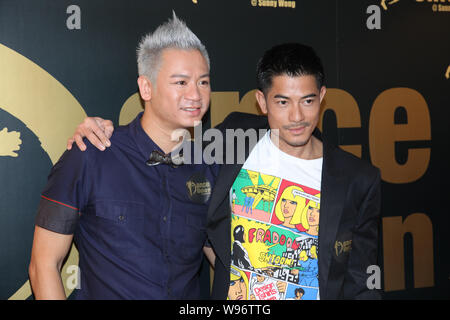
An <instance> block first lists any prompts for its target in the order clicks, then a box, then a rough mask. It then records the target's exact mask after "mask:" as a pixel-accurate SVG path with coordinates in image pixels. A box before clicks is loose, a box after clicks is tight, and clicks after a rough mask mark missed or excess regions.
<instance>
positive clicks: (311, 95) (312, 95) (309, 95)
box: [301, 93, 317, 99]
mask: <svg viewBox="0 0 450 320" xmlns="http://www.w3.org/2000/svg"><path fill="white" fill-rule="evenodd" d="M313 97H317V94H315V93H311V94H308V95H306V96H304V97H301V99H306V98H313Z"/></svg>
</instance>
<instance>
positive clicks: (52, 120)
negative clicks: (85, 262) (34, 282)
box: [0, 44, 86, 299]
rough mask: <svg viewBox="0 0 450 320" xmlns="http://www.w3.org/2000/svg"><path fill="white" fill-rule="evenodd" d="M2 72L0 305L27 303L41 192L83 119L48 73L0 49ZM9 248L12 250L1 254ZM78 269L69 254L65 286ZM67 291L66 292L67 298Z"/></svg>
mask: <svg viewBox="0 0 450 320" xmlns="http://www.w3.org/2000/svg"><path fill="white" fill-rule="evenodd" d="M0 70H2V71H1V72H0V129H1V131H0V142H1V143H0V145H1V147H0V178H1V180H2V183H3V185H2V189H1V190H0V200H1V201H0V212H1V215H0V231H1V232H0V261H1V262H2V263H1V265H0V283H1V290H0V299H8V298H9V299H27V298H28V297H29V296H30V295H31V288H30V284H29V281H28V272H27V271H28V263H29V261H30V251H31V244H32V239H33V229H34V216H35V212H36V208H37V205H38V203H39V196H40V191H41V190H42V187H43V185H45V181H46V176H47V172H48V170H50V168H51V166H52V164H54V163H55V162H56V161H57V160H58V158H59V157H60V155H61V154H62V152H63V151H64V149H65V145H66V139H67V138H66V137H69V136H70V135H71V134H72V132H73V130H74V128H75V127H76V125H77V124H78V123H79V122H81V121H82V120H83V119H84V117H85V116H86V113H85V112H84V110H83V108H82V107H81V105H80V104H79V103H78V101H77V100H76V99H75V98H74V97H73V96H72V94H71V93H70V92H69V91H68V90H67V89H66V88H65V87H64V86H63V85H62V84H61V83H59V82H58V81H57V80H56V79H55V78H53V77H52V76H51V75H50V74H49V73H47V72H46V71H45V70H43V69H42V68H40V67H39V66H38V65H37V64H35V63H34V62H32V61H30V60H29V59H27V58H26V57H24V56H22V55H20V54H19V53H17V52H15V51H14V50H11V49H9V48H8V47H5V46H4V45H2V44H0ZM18 70H20V72H18ZM24 75H26V76H24ZM23 88H27V90H23ZM49 115H51V116H49ZM16 217H17V218H16ZM10 243H14V250H5V249H6V248H8V246H10ZM8 249H9V248H8ZM77 263H78V252H77V250H76V249H75V248H73V249H72V250H71V253H70V256H69V257H68V259H67V263H66V265H65V266H64V267H63V269H62V279H63V281H64V282H63V283H66V281H65V279H66V278H67V277H69V276H70V275H71V274H72V273H73V272H69V273H68V272H67V271H66V270H67V266H69V265H76V264H77ZM71 288H72V287H71ZM71 288H68V287H66V294H67V295H68V294H70V292H71V291H72V290H71ZM72 289H73V288H72Z"/></svg>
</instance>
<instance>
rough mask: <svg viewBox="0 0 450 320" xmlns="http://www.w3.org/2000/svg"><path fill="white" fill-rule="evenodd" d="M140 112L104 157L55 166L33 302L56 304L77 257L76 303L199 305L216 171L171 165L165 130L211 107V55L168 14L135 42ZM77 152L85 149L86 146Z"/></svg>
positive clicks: (34, 260)
mask: <svg viewBox="0 0 450 320" xmlns="http://www.w3.org/2000/svg"><path fill="white" fill-rule="evenodd" d="M138 67H139V77H138V80H137V82H138V85H139V93H140V95H141V98H142V100H143V101H144V104H145V108H144V112H142V113H140V114H139V115H138V116H137V117H136V119H135V120H134V121H132V122H131V123H130V124H129V125H127V126H123V127H119V128H118V129H116V130H115V133H114V135H113V136H112V137H111V142H112V143H111V147H110V148H108V149H107V150H106V151H104V152H100V151H99V150H97V149H96V148H92V147H91V148H87V151H86V152H81V151H80V149H78V148H77V147H74V148H71V150H70V151H66V152H65V153H64V154H63V156H62V157H61V158H60V160H59V161H58V163H57V164H56V165H55V166H54V167H53V169H52V172H51V174H50V176H49V181H48V184H47V186H46V188H45V189H44V191H43V194H42V199H41V202H40V204H39V209H38V214H37V217H36V227H35V233H34V241H33V249H32V257H31V262H30V267H29V274H30V280H31V285H32V288H33V292H34V295H35V298H37V299H64V298H65V297H66V296H65V292H64V287H63V283H62V281H61V276H60V270H61V266H62V262H63V260H64V257H65V256H66V255H67V253H68V251H69V249H70V245H71V243H72V240H73V239H74V240H75V243H76V245H77V248H78V251H79V257H80V258H79V270H80V272H79V276H80V282H79V283H78V284H77V290H75V291H76V295H75V297H76V298H77V299H198V298H200V281H199V280H200V279H199V269H200V266H201V263H202V260H203V259H202V257H203V255H202V248H203V250H204V251H205V252H206V253H207V254H211V253H212V249H211V248H208V247H207V246H205V244H206V238H207V236H206V231H205V229H206V228H205V226H206V216H207V208H208V204H209V197H210V193H211V189H212V186H213V185H214V181H215V178H216V175H217V172H218V168H217V167H216V166H208V165H206V164H196V165H188V164H185V165H181V166H177V165H176V164H175V163H172V162H171V158H170V157H169V156H168V154H169V153H170V152H171V151H172V149H173V148H174V147H175V146H176V145H177V144H178V142H177V141H173V140H172V136H171V134H172V132H173V131H174V130H175V129H178V128H188V127H192V126H193V125H194V124H195V123H196V122H198V121H200V120H201V118H202V117H203V115H204V113H205V112H206V111H207V109H208V107H209V101H210V93H211V87H210V83H209V58H208V54H207V52H206V49H205V47H204V45H203V44H202V43H201V42H200V40H199V39H198V38H197V37H196V36H195V34H194V33H193V32H192V31H191V30H189V28H188V27H187V26H186V24H185V23H184V22H182V21H181V20H179V19H178V18H177V17H176V15H175V13H174V14H173V17H172V19H169V21H167V22H166V23H164V24H162V25H161V26H159V27H158V28H157V29H156V30H155V31H154V32H153V33H150V34H148V35H147V36H145V37H144V38H143V40H142V42H141V43H140V44H139V48H138ZM83 149H86V146H84V148H83Z"/></svg>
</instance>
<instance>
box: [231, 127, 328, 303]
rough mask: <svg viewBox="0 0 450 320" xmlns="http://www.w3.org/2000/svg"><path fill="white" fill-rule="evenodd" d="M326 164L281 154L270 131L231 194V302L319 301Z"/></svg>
mask: <svg viewBox="0 0 450 320" xmlns="http://www.w3.org/2000/svg"><path fill="white" fill-rule="evenodd" d="M321 176H322V158H319V159H314V160H303V159H299V158H296V157H293V156H290V155H288V154H286V153H284V152H282V151H280V150H279V149H278V147H277V146H275V145H274V143H273V142H272V141H271V139H270V131H269V132H268V133H267V134H266V135H265V136H264V137H263V138H262V139H261V140H260V141H259V142H258V144H257V145H256V146H255V148H254V149H253V150H252V152H251V153H250V156H249V157H248V159H247V161H246V162H245V163H244V165H243V167H242V169H241V171H240V172H239V174H238V176H237V177H236V180H235V181H234V183H233V186H232V187H231V189H230V201H231V203H230V205H231V211H232V218H231V268H230V272H231V273H230V289H229V292H228V299H252V300H293V299H298V300H300V299H302V300H317V299H319V281H318V277H317V275H318V264H317V261H318V255H319V248H318V243H319V239H318V234H319V216H320V183H321Z"/></svg>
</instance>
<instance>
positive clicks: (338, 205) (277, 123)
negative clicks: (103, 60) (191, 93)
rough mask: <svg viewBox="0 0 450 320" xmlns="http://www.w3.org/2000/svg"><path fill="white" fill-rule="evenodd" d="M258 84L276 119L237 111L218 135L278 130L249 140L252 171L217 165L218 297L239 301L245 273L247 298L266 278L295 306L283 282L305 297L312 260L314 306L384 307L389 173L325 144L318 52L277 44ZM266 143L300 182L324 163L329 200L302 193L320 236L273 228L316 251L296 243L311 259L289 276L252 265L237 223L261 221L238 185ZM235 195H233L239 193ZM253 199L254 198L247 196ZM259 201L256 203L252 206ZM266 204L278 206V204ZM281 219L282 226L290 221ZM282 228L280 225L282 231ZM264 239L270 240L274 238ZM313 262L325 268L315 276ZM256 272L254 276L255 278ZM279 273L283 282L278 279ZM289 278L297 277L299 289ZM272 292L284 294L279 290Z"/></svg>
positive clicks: (213, 205) (212, 221) (213, 210)
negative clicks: (333, 302) (377, 281)
mask: <svg viewBox="0 0 450 320" xmlns="http://www.w3.org/2000/svg"><path fill="white" fill-rule="evenodd" d="M257 84H258V90H257V93H256V98H257V101H258V103H259V105H260V107H261V110H262V112H263V113H264V114H266V115H267V116H257V115H251V114H244V113H232V114H230V115H229V116H228V117H227V118H226V119H225V120H224V122H223V123H221V124H220V125H219V126H218V127H217V129H219V130H221V131H222V133H223V137H228V136H227V135H226V134H225V130H226V129H243V130H244V131H246V130H256V131H259V129H270V131H269V133H268V134H267V135H265V136H264V137H260V138H261V139H260V140H259V141H258V143H257V144H256V146H255V145H251V142H250V141H246V146H247V148H245V151H244V152H245V157H244V159H245V163H242V161H241V162H239V161H238V160H237V159H238V158H239V157H240V156H242V155H240V154H238V150H237V149H236V148H235V149H234V156H235V158H234V159H231V161H230V159H229V157H228V158H227V157H226V154H224V159H216V160H218V162H219V163H223V164H222V165H221V169H220V173H219V175H218V177H217V180H216V185H215V187H214V190H213V193H212V195H211V200H210V207H209V210H208V217H207V232H208V238H209V241H210V244H211V246H212V248H213V250H214V253H215V255H216V258H215V263H214V283H213V289H212V298H213V299H226V298H227V297H230V296H231V295H229V294H228V293H229V290H230V292H231V288H232V287H233V288H234V287H235V283H236V281H237V280H235V279H238V278H239V276H238V277H237V278H236V277H233V276H232V277H230V274H234V275H236V274H237V275H239V274H240V275H242V276H241V277H244V276H245V273H247V277H248V278H247V279H241V280H242V283H245V284H246V285H245V286H242V287H245V288H247V290H248V289H249V288H248V287H250V285H247V284H248V283H249V282H251V280H254V279H253V278H256V276H259V278H260V279H266V278H267V277H269V278H270V277H273V279H272V280H273V281H277V282H276V283H277V286H278V285H280V284H281V285H280V287H279V288H278V289H279V293H280V295H279V296H278V297H280V296H284V297H286V298H289V297H287V296H286V285H284V286H282V282H283V281H284V282H285V283H289V285H290V286H292V290H291V291H292V292H293V289H294V288H296V289H297V290H299V289H298V286H296V285H294V284H300V283H301V280H302V279H301V277H300V276H299V273H301V272H304V271H305V270H306V269H307V268H309V266H308V267H306V266H305V264H303V262H311V263H310V265H313V268H312V270H313V271H314V272H313V273H312V276H311V274H310V275H309V278H312V279H313V280H315V281H314V284H313V285H312V286H313V287H315V289H316V291H318V294H317V296H314V297H313V298H314V299H378V298H379V297H380V295H379V292H378V291H377V290H371V289H369V288H368V286H367V279H368V277H369V274H368V273H367V268H368V267H369V266H371V265H376V264H377V245H378V225H379V219H380V173H379V170H378V169H377V168H375V167H373V166H372V165H370V164H369V163H367V162H365V161H362V160H360V159H358V158H357V157H355V156H353V155H352V154H349V153H347V152H345V151H343V150H341V149H340V148H338V147H337V146H334V145H331V144H329V143H328V142H327V140H326V139H322V138H321V134H320V132H319V130H318V129H317V128H316V126H317V123H318V121H319V114H320V104H321V102H322V99H323V97H324V95H325V92H326V88H325V86H324V72H323V67H322V63H321V61H320V59H319V58H318V57H317V55H316V54H315V52H314V51H313V49H312V48H310V47H307V46H304V45H301V44H295V43H293V44H283V45H279V46H275V47H273V48H272V49H270V50H268V51H267V52H266V53H265V54H264V56H263V57H262V59H261V60H260V61H259V63H258V67H257ZM90 127H95V122H94V121H92V120H90V121H85V123H84V125H82V127H81V128H80V127H79V129H78V133H77V134H78V135H79V136H78V137H77V140H78V141H79V140H80V139H79V138H80V136H82V135H85V134H84V133H85V132H92V131H96V130H97V129H98V128H95V129H91V128H90ZM100 139H102V140H104V137H103V136H102V137H100ZM72 141H73V140H72ZM224 142H225V145H224V149H223V150H230V149H229V148H230V145H231V147H233V146H235V140H234V138H233V139H232V140H229V141H227V140H226V139H224ZM263 143H266V144H267V143H269V144H270V145H271V144H272V143H273V145H274V146H275V147H272V149H271V150H272V151H273V152H274V153H280V155H279V156H280V158H279V160H280V167H283V166H285V162H284V161H289V162H290V164H289V166H292V163H294V164H295V163H296V162H299V163H300V164H301V165H300V166H297V169H296V170H291V173H292V176H295V175H296V174H297V172H296V171H297V170H299V171H301V170H302V164H305V165H309V162H311V163H313V162H314V163H316V164H317V163H318V162H317V161H320V162H319V163H320V166H319V167H318V170H316V171H317V172H315V175H316V177H315V178H316V180H317V181H319V183H318V185H317V186H316V192H320V198H319V197H317V196H319V194H316V197H314V196H309V195H308V194H306V193H305V192H303V193H302V195H303V197H307V198H308V197H309V198H308V199H306V198H303V201H304V203H303V207H304V210H303V212H307V209H310V211H311V212H312V211H314V210H316V212H319V211H320V219H319V217H318V216H317V221H318V225H316V226H315V230H312V229H313V228H309V229H308V221H305V220H302V222H301V223H300V222H298V221H297V222H295V223H294V220H295V218H294V216H291V217H290V218H289V219H290V222H291V224H289V221H287V219H288V218H286V220H285V221H283V226H278V224H279V223H281V222H280V221H278V222H277V219H275V217H274V215H275V214H274V213H273V215H272V218H271V219H272V220H270V221H269V222H270V223H272V225H271V227H272V228H273V227H274V226H275V228H276V230H278V231H280V230H283V232H287V233H290V234H292V232H295V234H298V235H299V237H298V239H299V238H302V237H303V238H304V237H305V236H306V237H309V238H308V241H310V243H312V245H311V246H310V247H308V249H307V250H300V247H298V246H294V244H295V243H296V242H297V239H295V240H294V241H293V243H291V244H290V245H291V248H290V249H291V253H292V252H294V251H298V252H299V253H301V254H303V257H302V256H301V255H300V258H299V259H296V262H295V263H294V262H292V263H291V265H290V266H291V267H290V268H286V265H285V266H284V269H286V270H282V269H283V268H282V267H280V266H276V264H274V261H271V263H269V265H271V266H270V267H264V268H258V266H254V265H251V263H252V262H254V263H256V264H259V265H260V263H259V262H258V261H257V260H258V259H255V258H254V257H255V256H254V255H253V261H252V259H250V258H249V253H248V252H247V249H246V248H244V245H247V244H248V242H251V237H250V232H251V231H250V230H245V228H243V227H241V226H234V225H233V224H234V223H235V222H233V221H234V220H235V219H236V217H237V216H239V214H241V215H243V216H245V218H248V219H250V220H252V219H256V218H255V217H256V216H254V215H253V213H254V212H255V214H256V211H257V210H253V211H252V210H250V211H249V210H248V208H246V209H247V211H246V212H247V213H246V214H244V210H242V209H241V211H239V205H237V204H236V202H235V199H234V197H236V195H235V194H234V192H235V191H236V192H239V190H238V189H237V188H235V187H234V184H235V183H236V181H237V180H238V177H239V175H240V173H241V172H242V170H243V167H246V165H247V164H248V162H249V161H250V160H251V161H254V159H255V155H256V152H257V150H259V149H258V148H260V146H261V145H262V144H263ZM227 148H228V149H227ZM252 154H253V155H252ZM256 158H257V159H256V160H257V161H259V162H258V163H259V164H261V166H265V161H266V158H267V161H269V159H273V157H272V158H271V155H270V152H269V153H268V154H267V157H266V156H263V157H261V156H260V155H258V156H257V157H256ZM286 165H287V164H286ZM289 168H291V167H289ZM316 169H317V165H316ZM289 175H290V174H289V173H288V176H287V177H286V176H285V177H284V178H283V180H289ZM297 184H298V183H297ZM280 186H281V184H278V187H279V193H280V194H281V187H280ZM286 189H287V188H286ZM304 189H305V188H304ZM312 189H314V188H312ZM312 189H311V190H312ZM319 189H320V190H319ZM231 190H233V194H232V193H231ZM298 190H302V189H298ZM305 190H306V189H305ZM261 192H263V191H261ZM298 193H301V192H298ZM252 196H253V197H255V196H257V194H255V193H254V194H252ZM246 199H248V198H247V194H246ZM298 199H299V198H297V199H296V200H295V201H294V200H293V199H290V200H289V199H282V197H281V196H280V195H279V199H278V202H280V203H282V202H283V203H287V202H290V203H291V205H293V206H294V207H300V206H301V203H300V202H299V200H298ZM254 200H255V199H254V198H253V200H252V202H250V205H251V204H252V203H253V201H254ZM266 200H267V201H268V202H270V201H272V202H273V204H275V200H276V199H271V200H270V199H266ZM307 201H309V202H307ZM319 202H320V203H319ZM240 203H242V202H240ZM313 204H314V205H313ZM256 205H257V204H256V203H255V204H254V205H253V206H252V208H254V209H256V208H257V206H256ZM263 205H264V204H263ZM242 208H243V207H242ZM263 208H264V207H263ZM269 208H270V203H269ZM232 210H233V211H234V212H232ZM236 210H238V211H236ZM263 211H264V210H263ZM288 211H289V210H288V207H287V206H286V205H285V207H284V211H283V212H286V213H287V212H288ZM236 212H237V213H236ZM249 212H250V213H249ZM260 212H262V211H260ZM273 212H275V210H273ZM303 216H305V214H303ZM286 217H287V215H286ZM280 219H281V220H283V217H280ZM310 219H313V218H310ZM313 220H314V219H313ZM313 220H310V221H313ZM274 221H275V224H276V225H274V224H273V222H274ZM299 221H300V220H299ZM317 221H316V222H317ZM319 225H320V227H319ZM236 230H237V231H236ZM271 230H273V229H271ZM238 231H239V232H238ZM314 231H315V233H314ZM232 233H234V237H235V238H236V237H237V236H236V234H238V235H239V237H237V238H238V239H233V238H232ZM266 234H267V232H266ZM280 234H281V233H280ZM252 235H253V234H252ZM233 241H234V242H233ZM264 241H266V238H265V237H264ZM267 241H269V240H267ZM237 242H238V243H237ZM269 242H270V241H269ZM238 247H239V248H240V250H239V255H240V256H239V258H240V259H237V258H238V257H237V255H238V253H235V259H232V251H233V248H235V249H234V250H235V251H236V248H238ZM300 251H303V252H300ZM241 256H243V257H244V258H245V259H244V258H243V257H241ZM294 256H295V255H294ZM285 258H286V257H285ZM238 260H239V261H246V263H236V262H235V261H238ZM294 260H295V259H294ZM289 261H291V260H289ZM314 263H315V266H316V269H314ZM236 264H238V265H236ZM236 268H238V269H239V270H238V269H236ZM251 273H252V274H253V278H252V276H248V275H249V274H251ZM275 273H277V274H278V276H274V274H275ZM283 274H284V275H283ZM231 279H233V280H231ZM287 279H290V280H291V282H289V280H287ZM244 280H245V281H244ZM279 280H283V281H279ZM297 282H298V283H297ZM253 283H255V282H253ZM304 288H305V289H310V287H308V286H304ZM272 289H273V290H274V291H276V290H275V289H274V288H272ZM302 290H303V289H302ZM291 294H292V293H291ZM243 296H244V298H248V299H252V298H255V295H254V294H251V292H247V294H246V295H243Z"/></svg>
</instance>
